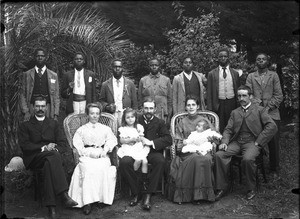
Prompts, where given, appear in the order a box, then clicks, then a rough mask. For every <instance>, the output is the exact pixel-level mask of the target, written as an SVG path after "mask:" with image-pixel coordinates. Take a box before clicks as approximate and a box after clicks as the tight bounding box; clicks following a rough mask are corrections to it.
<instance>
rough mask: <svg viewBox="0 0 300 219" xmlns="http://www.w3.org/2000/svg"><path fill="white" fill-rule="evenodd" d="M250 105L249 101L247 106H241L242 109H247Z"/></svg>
mask: <svg viewBox="0 0 300 219" xmlns="http://www.w3.org/2000/svg"><path fill="white" fill-rule="evenodd" d="M250 105H251V102H250V103H249V104H248V105H247V106H242V108H243V109H248V108H249V107H250Z"/></svg>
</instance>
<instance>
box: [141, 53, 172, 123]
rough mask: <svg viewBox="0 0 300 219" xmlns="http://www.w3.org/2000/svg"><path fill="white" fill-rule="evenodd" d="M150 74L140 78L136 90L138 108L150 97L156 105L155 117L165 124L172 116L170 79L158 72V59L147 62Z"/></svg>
mask: <svg viewBox="0 0 300 219" xmlns="http://www.w3.org/2000/svg"><path fill="white" fill-rule="evenodd" d="M149 68H150V74H149V75H146V76H144V77H142V78H141V80H140V83H139V89H138V101H139V107H142V104H143V100H144V99H145V98H146V97H151V98H153V99H154V100H155V103H156V109H157V111H156V113H155V115H156V116H157V117H158V118H160V119H163V120H164V121H166V122H170V119H171V115H172V88H171V81H170V78H168V77H166V76H164V75H162V74H161V72H160V62H159V60H158V59H155V58H154V59H151V60H150V61H149Z"/></svg>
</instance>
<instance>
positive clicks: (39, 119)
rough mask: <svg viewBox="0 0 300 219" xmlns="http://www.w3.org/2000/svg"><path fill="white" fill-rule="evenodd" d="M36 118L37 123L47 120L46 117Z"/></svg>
mask: <svg viewBox="0 0 300 219" xmlns="http://www.w3.org/2000/svg"><path fill="white" fill-rule="evenodd" d="M35 118H36V120H37V121H40V122H41V121H44V119H45V116H43V117H38V116H35Z"/></svg>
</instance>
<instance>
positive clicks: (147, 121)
mask: <svg viewBox="0 0 300 219" xmlns="http://www.w3.org/2000/svg"><path fill="white" fill-rule="evenodd" d="M143 117H144V121H145V123H146V124H148V123H150V122H151V120H152V119H153V118H154V116H152V117H151V118H150V119H147V118H146V117H145V116H144V115H143Z"/></svg>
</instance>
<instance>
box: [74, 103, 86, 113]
mask: <svg viewBox="0 0 300 219" xmlns="http://www.w3.org/2000/svg"><path fill="white" fill-rule="evenodd" d="M85 106H86V100H83V101H73V109H74V114H81V113H85Z"/></svg>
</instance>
